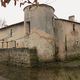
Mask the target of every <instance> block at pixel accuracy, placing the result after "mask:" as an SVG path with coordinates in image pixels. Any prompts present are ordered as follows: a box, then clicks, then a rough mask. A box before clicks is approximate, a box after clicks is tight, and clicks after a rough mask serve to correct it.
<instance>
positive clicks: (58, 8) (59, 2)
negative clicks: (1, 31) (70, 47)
mask: <svg viewBox="0 0 80 80" xmlns="http://www.w3.org/2000/svg"><path fill="white" fill-rule="evenodd" d="M30 1H33V0H30ZM38 1H39V2H40V3H46V4H49V5H51V6H53V7H54V9H55V14H56V15H57V16H58V17H59V18H64V19H68V16H71V15H75V18H76V21H78V22H80V0H38ZM25 5H27V4H25ZM0 19H2V20H4V19H5V20H6V22H7V24H8V25H10V24H14V23H17V22H20V21H22V20H24V12H23V6H22V8H20V6H19V3H17V6H14V2H13V0H12V2H10V3H9V5H8V6H7V7H6V8H4V7H0Z"/></svg>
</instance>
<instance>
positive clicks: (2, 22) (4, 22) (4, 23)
mask: <svg viewBox="0 0 80 80" xmlns="http://www.w3.org/2000/svg"><path fill="white" fill-rule="evenodd" d="M6 26H7V22H6V20H5V19H4V20H2V19H0V28H2V27H6Z"/></svg>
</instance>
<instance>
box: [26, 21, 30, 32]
mask: <svg viewBox="0 0 80 80" xmlns="http://www.w3.org/2000/svg"><path fill="white" fill-rule="evenodd" d="M26 23H27V27H28V31H29V33H30V31H31V30H30V21H27V22H26Z"/></svg>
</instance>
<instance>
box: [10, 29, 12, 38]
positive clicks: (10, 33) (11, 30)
mask: <svg viewBox="0 0 80 80" xmlns="http://www.w3.org/2000/svg"><path fill="white" fill-rule="evenodd" d="M10 37H12V29H10Z"/></svg>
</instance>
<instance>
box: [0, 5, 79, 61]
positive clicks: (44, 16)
mask: <svg viewBox="0 0 80 80" xmlns="http://www.w3.org/2000/svg"><path fill="white" fill-rule="evenodd" d="M54 11H55V10H54V8H53V7H51V6H49V5H46V4H38V5H35V4H34V5H29V6H26V7H25V8H24V21H23V22H20V23H16V24H13V25H10V26H7V27H4V28H1V29H0V48H34V47H35V48H36V49H37V52H38V57H39V60H41V61H42V60H44V61H51V60H53V59H54V58H55V57H57V58H60V59H61V60H64V59H66V58H68V57H69V56H72V55H76V56H77V55H79V50H80V49H79V45H80V36H79V35H80V31H79V30H80V23H78V22H75V21H74V16H72V17H69V18H70V19H69V20H64V19H58V18H55V15H54Z"/></svg>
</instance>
